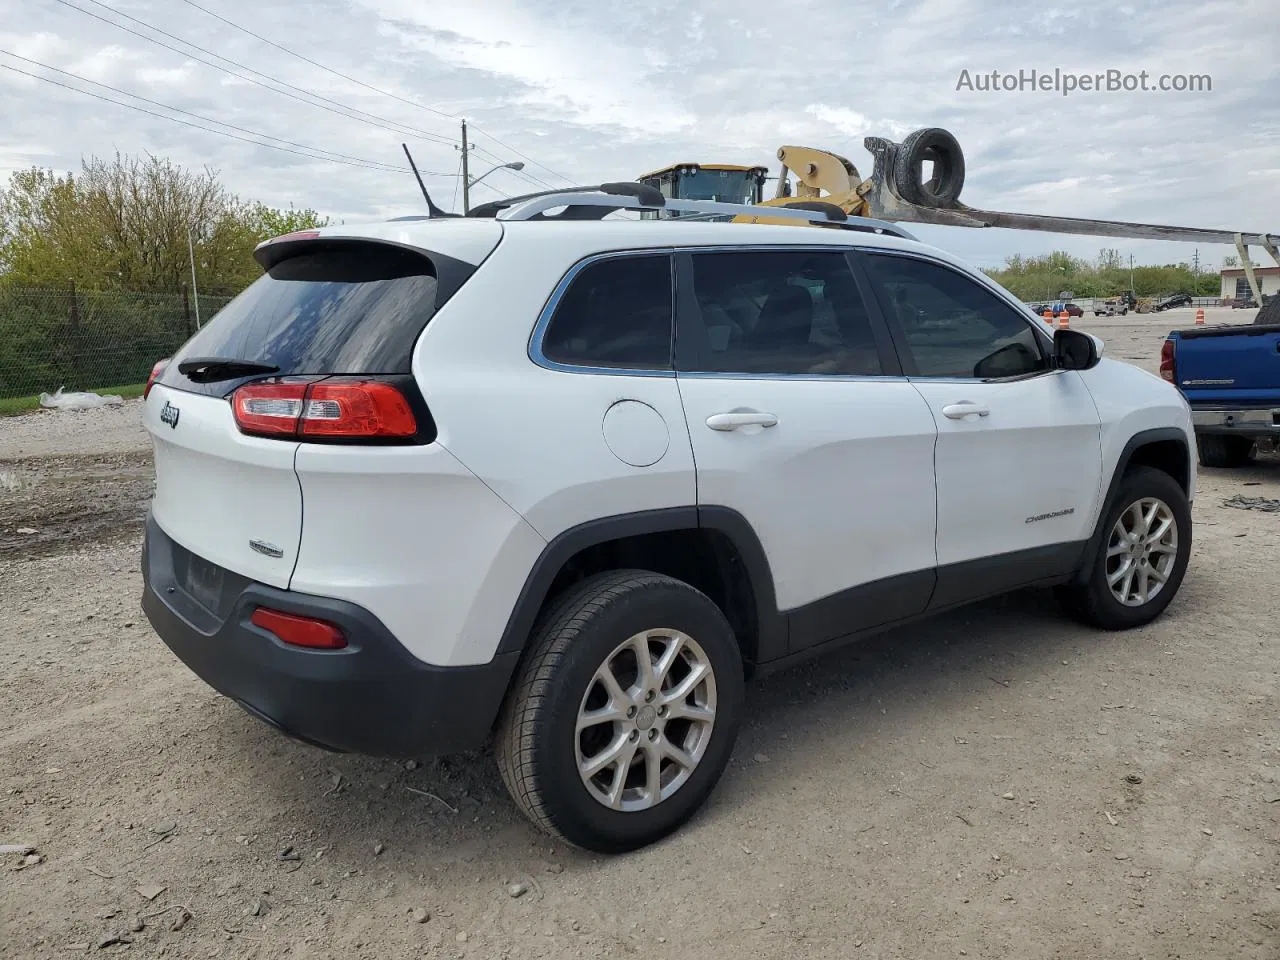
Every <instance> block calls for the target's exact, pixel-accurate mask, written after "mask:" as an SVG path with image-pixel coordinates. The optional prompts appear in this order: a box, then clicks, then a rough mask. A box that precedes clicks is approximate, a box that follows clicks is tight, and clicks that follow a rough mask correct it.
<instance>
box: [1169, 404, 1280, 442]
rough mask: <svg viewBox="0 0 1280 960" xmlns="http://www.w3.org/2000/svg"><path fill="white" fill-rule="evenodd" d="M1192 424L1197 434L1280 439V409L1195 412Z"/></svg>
mask: <svg viewBox="0 0 1280 960" xmlns="http://www.w3.org/2000/svg"><path fill="white" fill-rule="evenodd" d="M1191 422H1192V424H1193V425H1194V426H1195V429H1196V433H1234V434H1240V435H1242V436H1251V437H1261V436H1274V437H1280V408H1272V407H1261V408H1254V409H1244V410H1217V409H1214V410H1195V409H1193V410H1192V411H1191Z"/></svg>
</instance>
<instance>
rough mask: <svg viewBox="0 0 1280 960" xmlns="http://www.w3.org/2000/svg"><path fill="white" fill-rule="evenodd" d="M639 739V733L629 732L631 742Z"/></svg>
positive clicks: (637, 731) (636, 731)
mask: <svg viewBox="0 0 1280 960" xmlns="http://www.w3.org/2000/svg"><path fill="white" fill-rule="evenodd" d="M639 739H640V731H639V730H632V731H631V741H632V742H633V743H634V742H635V741H636V740H639Z"/></svg>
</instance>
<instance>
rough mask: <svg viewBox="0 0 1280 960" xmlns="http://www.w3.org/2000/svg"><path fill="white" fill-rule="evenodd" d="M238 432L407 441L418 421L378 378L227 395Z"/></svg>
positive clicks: (262, 387)
mask: <svg viewBox="0 0 1280 960" xmlns="http://www.w3.org/2000/svg"><path fill="white" fill-rule="evenodd" d="M231 405H232V409H233V410H234V411H235V418H236V424H237V425H238V426H239V428H240V431H241V432H242V433H248V434H254V435H257V436H263V437H294V438H297V439H303V440H405V439H409V438H410V437H413V436H414V435H415V434H416V433H417V432H418V422H417V419H416V418H415V417H414V415H413V411H412V410H411V409H410V407H409V401H408V400H406V399H405V396H404V394H403V393H401V392H400V391H399V390H397V389H396V388H395V387H394V386H392V385H391V384H389V383H383V382H381V381H378V380H361V379H344V378H341V377H331V378H328V379H324V380H319V381H314V380H313V381H304V382H297V381H288V380H285V381H279V382H273V383H251V384H247V385H245V386H243V387H241V388H240V389H239V390H237V391H236V392H235V393H233V394H232V395H231Z"/></svg>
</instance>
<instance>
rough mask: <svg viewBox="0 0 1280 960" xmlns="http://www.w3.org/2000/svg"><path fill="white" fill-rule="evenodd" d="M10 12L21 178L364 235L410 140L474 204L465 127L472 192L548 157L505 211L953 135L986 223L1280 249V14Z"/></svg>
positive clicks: (565, 6)
mask: <svg viewBox="0 0 1280 960" xmlns="http://www.w3.org/2000/svg"><path fill="white" fill-rule="evenodd" d="M0 11H3V12H2V13H0V67H4V68H8V69H0V176H3V177H4V178H6V179H7V177H8V174H9V173H10V172H11V171H13V170H15V169H21V168H24V167H29V166H32V165H38V166H42V167H50V168H53V169H55V170H59V171H65V170H69V169H77V168H78V167H79V163H80V158H81V157H82V156H87V155H90V154H98V155H109V154H111V153H112V152H114V151H116V150H119V151H123V152H131V153H139V152H143V151H149V152H153V153H158V154H162V155H167V156H169V157H171V158H173V159H175V160H177V161H178V162H180V163H183V164H188V165H194V166H199V165H206V164H207V165H210V166H212V167H214V168H215V169H217V170H218V171H219V172H220V173H221V175H222V177H223V179H224V181H225V182H226V183H227V185H228V186H229V187H230V188H231V189H232V190H233V191H234V192H236V193H238V194H240V195H241V196H243V197H245V198H253V199H260V200H263V201H265V202H268V203H271V204H275V205H279V206H287V205H289V204H294V205H297V206H310V207H314V208H316V209H318V210H320V211H321V212H323V213H327V214H329V215H331V216H333V217H335V218H338V219H345V220H347V221H348V222H352V221H357V220H368V219H380V218H385V217H387V216H394V215H400V214H405V213H417V212H421V211H420V206H421V200H420V198H419V197H418V196H417V194H416V188H415V185H414V184H413V181H412V178H411V176H410V174H409V173H408V170H407V167H406V166H405V164H404V162H403V154H402V153H401V150H400V143H401V142H402V141H407V142H408V143H409V145H410V147H411V149H412V150H413V152H414V157H415V159H416V160H417V162H418V165H419V167H421V168H423V169H424V170H426V171H430V173H429V174H428V175H427V176H426V179H427V182H428V185H429V187H430V189H431V190H432V192H433V195H434V196H435V197H436V198H437V202H440V203H441V204H442V205H444V206H451V205H452V204H453V203H454V189H455V185H456V183H457V176H456V175H457V169H458V162H459V157H458V151H457V150H456V148H455V144H456V143H457V141H458V140H459V137H460V134H459V130H458V124H457V118H460V117H466V118H467V119H468V120H469V121H470V122H472V123H473V124H474V127H473V132H472V133H473V135H472V137H471V139H472V140H473V142H474V143H475V144H476V146H477V148H478V155H477V157H476V159H475V162H474V164H473V175H474V174H476V173H480V172H483V171H484V170H487V169H488V168H489V167H490V166H492V165H493V164H494V163H499V162H505V161H513V160H524V161H525V162H526V167H525V170H524V171H523V172H524V174H528V175H530V177H531V178H532V179H530V178H526V177H523V176H517V175H514V174H512V173H510V172H508V171H505V170H503V171H498V172H496V173H494V174H493V175H492V176H490V177H488V178H487V179H486V180H485V183H484V184H481V185H479V186H478V187H477V188H476V199H477V200H483V199H486V198H491V197H493V196H496V194H494V193H492V192H489V189H488V185H490V184H491V185H492V186H493V187H494V188H498V189H501V190H502V191H504V192H506V193H517V192H527V191H529V190H533V189H539V188H540V183H539V182H536V181H540V182H541V184H550V185H555V186H563V185H566V184H567V183H568V182H571V181H572V182H577V183H591V182H597V183H598V182H600V181H601V180H617V179H626V178H631V177H634V176H636V175H638V174H640V173H642V172H644V171H646V170H649V169H652V168H655V167H660V166H664V165H666V164H667V163H670V162H674V161H679V160H703V161H714V160H720V161H722V162H731V163H732V162H739V163H765V164H769V165H771V166H772V165H774V163H775V161H774V151H775V150H776V148H777V147H778V146H779V145H780V144H783V143H799V144H809V145H813V146H818V147H823V148H826V149H830V150H834V151H836V152H838V153H843V154H844V155H846V156H847V157H849V158H850V159H851V160H852V161H853V162H854V163H855V164H856V165H857V166H858V167H859V169H860V170H861V171H862V172H863V173H864V174H866V173H869V172H870V169H871V162H870V157H869V155H868V154H867V153H866V151H865V150H864V149H863V147H862V140H863V137H865V136H867V135H879V136H886V137H890V138H892V139H901V137H902V136H903V135H905V134H906V133H908V132H910V131H911V130H914V129H917V128H920V127H926V126H941V127H945V128H947V129H949V130H951V131H952V132H953V133H954V134H955V135H956V137H957V138H958V139H959V141H960V143H961V145H962V147H963V149H964V153H965V159H966V164H967V167H968V176H967V180H966V185H965V189H964V194H963V199H964V200H965V201H966V202H967V203H969V204H972V205H974V206H981V207H987V208H991V209H1000V210H1013V211H1019V212H1031V213H1051V214H1060V215H1069V216H1088V217H1099V218H1115V219H1126V220H1139V221H1148V222H1158V223H1173V224H1179V225H1187V226H1203V227H1218V228H1228V229H1236V230H1240V229H1243V230H1256V231H1267V230H1270V231H1273V232H1276V233H1280V96H1277V91H1278V90H1280V83H1278V82H1277V81H1280V57H1277V53H1276V51H1277V45H1276V41H1277V38H1278V37H1280V2H1277V0H1168V2H1162V3H1154V2H1127V3H1126V2H1116V0H1075V2H1073V3H1071V4H1070V5H1067V6H1063V7H1056V6H1054V5H1053V3H1052V2H1050V3H1045V4H1028V3H1026V2H1024V0H884V2H879V3H853V2H847V0H822V2H812V0H788V2H786V3H778V2H776V0H672V2H668V0H631V2H626V3H622V2H613V0H595V2H589V0H306V2H302V0H295V2H293V3H286V2H284V0H256V2H250V0H27V2H19V0H0ZM130 31H132V32H130ZM246 31H252V32H253V33H254V34H257V35H258V36H257V37H254V36H252V35H250V33H248V32H246ZM273 44H274V45H273ZM277 45H278V46H277ZM201 48H202V49H201ZM281 48H285V49H281ZM304 58H305V59H304ZM308 61H312V62H308ZM55 68H56V69H55ZM326 68H327V69H326ZM1033 68H1034V69H1038V70H1040V71H1042V72H1044V71H1047V72H1049V73H1052V72H1053V71H1054V69H1055V68H1058V69H1061V70H1062V71H1064V72H1071V73H1075V74H1095V73H1105V72H1106V71H1108V70H1117V71H1120V72H1121V73H1122V74H1138V73H1139V72H1140V71H1143V70H1145V71H1147V72H1148V74H1149V75H1150V78H1151V79H1150V80H1149V82H1150V83H1153V84H1154V83H1155V82H1156V80H1157V79H1158V78H1159V77H1160V76H1161V75H1164V74H1169V75H1174V74H1181V75H1186V74H1208V75H1209V76H1210V77H1211V78H1212V90H1211V91H1206V92H1194V93H1193V92H1182V93H1179V92H1154V91H1148V92H1141V91H1134V92H1123V91H1119V92H1105V91H1104V92H1081V91H1077V92H1075V93H1073V94H1072V95H1070V96H1065V97H1064V96H1063V95H1062V94H1061V93H1060V92H1052V91H1050V92H1033V91H1020V92H980V91H977V90H967V89H963V90H958V89H957V84H958V82H959V79H960V77H961V75H962V74H961V72H962V71H964V70H967V71H969V74H970V76H971V77H976V76H977V75H978V74H983V73H986V74H989V73H990V72H991V71H993V70H995V71H1000V72H1001V73H1013V74H1017V73H1018V72H1019V71H1020V70H1022V71H1028V72H1029V71H1030V70H1032V69H1033ZM15 71H22V72H21V73H19V72H15ZM58 71H63V72H58ZM26 74H34V75H36V76H38V77H42V78H46V79H34V78H33V77H31V76H27V75H26ZM339 74H342V75H345V77H344V76H340V75H339ZM49 80H54V81H57V82H58V83H61V84H65V86H57V85H55V84H54V83H50V82H48V81H49ZM91 81H92V82H91ZM95 83H96V84H98V85H95ZM103 85H105V86H103ZM68 87H70V88H74V89H68ZM109 88H115V89H114V90H112V89H109ZM83 91H89V92H91V93H93V94H96V95H98V96H101V97H108V98H111V99H112V100H116V101H119V102H121V103H129V104H133V105H134V106H138V107H143V108H145V109H146V110H149V111H152V113H151V114H147V113H142V112H139V111H137V110H134V109H129V108H128V107H125V106H119V105H116V104H113V103H108V102H104V101H103V100H101V99H95V98H94V97H93V96H90V95H89V94H88V93H85V92H83ZM129 95H132V96H129ZM137 97H144V98H146V99H147V100H149V101H152V102H151V103H146V102H143V101H141V100H139V99H136V98H137ZM173 108H176V109H180V110H184V111H187V113H186V114H178V113H175V112H173ZM157 114H158V115H159V116H157ZM175 116H176V117H179V118H181V119H183V120H185V121H188V122H189V123H192V124H197V125H199V126H203V127H210V128H213V129H215V130H218V131H221V132H222V134H234V135H235V136H237V137H242V138H244V139H242V140H237V139H232V138H231V137H230V136H226V135H219V134H217V133H212V132H207V131H205V130H201V129H196V128H194V127H192V126H184V125H182V124H180V123H177V122H174V121H173V119H171V118H173V117H175ZM166 118H170V119H166ZM212 121H217V123H214V122H212ZM269 138H271V139H269ZM246 140H247V141H256V143H254V142H245V141H246ZM262 143H271V144H273V145H274V147H276V148H282V149H272V148H269V147H266V146H262V145H261V144H262ZM286 151H295V152H293V153H290V152H286ZM317 151H324V154H323V158H322V159H316V157H318V156H321V154H318V153H317ZM298 154H304V155H305V156H300V155H298ZM918 232H919V233H921V234H922V235H923V236H926V237H927V239H929V240H931V241H933V242H935V243H938V244H940V245H942V246H945V247H947V248H949V249H951V250H954V251H956V252H958V253H960V254H961V255H963V256H967V257H969V258H970V259H972V260H973V261H975V262H977V263H979V264H980V265H982V266H997V265H999V264H1000V263H1001V262H1002V260H1003V258H1004V257H1005V256H1007V255H1009V254H1012V253H1015V252H1022V253H1039V252H1044V251H1047V250H1050V249H1054V248H1057V249H1069V250H1072V251H1073V252H1075V253H1077V254H1080V255H1084V256H1090V257H1091V256H1093V255H1095V254H1096V252H1097V250H1098V249H1099V247H1101V246H1115V247H1118V248H1120V249H1121V250H1122V252H1123V253H1124V254H1126V255H1127V254H1129V253H1133V254H1134V256H1135V257H1136V259H1137V261H1138V262H1139V263H1141V262H1168V261H1172V260H1180V259H1186V260H1189V259H1190V257H1191V253H1192V250H1191V248H1189V247H1183V246H1182V245H1179V244H1170V243H1159V242H1145V243H1144V242H1128V241H1123V240H1117V241H1107V240H1103V239H1095V238H1089V237H1075V238H1065V237H1056V236H1049V235H1040V234H1029V233H1015V232H1010V231H995V230H982V231H976V230H964V229H954V228H951V229H942V228H925V229H922V230H919V231H918ZM1228 252H1230V251H1229V250H1228V249H1227V248H1224V247H1216V248H1212V247H1211V248H1201V250H1200V258H1201V262H1202V264H1207V265H1208V267H1209V268H1210V269H1214V268H1216V266H1217V264H1218V263H1219V262H1220V260H1221V258H1222V256H1223V255H1224V254H1226V253H1228Z"/></svg>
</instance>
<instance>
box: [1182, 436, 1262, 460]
mask: <svg viewBox="0 0 1280 960" xmlns="http://www.w3.org/2000/svg"><path fill="white" fill-rule="evenodd" d="M1196 447H1197V449H1198V451H1199V455H1200V465H1201V466H1202V467H1243V466H1245V465H1246V464H1248V463H1250V462H1252V460H1253V449H1254V444H1253V438H1252V437H1233V436H1230V435H1229V434H1222V433H1204V434H1201V435H1200V436H1198V437H1196Z"/></svg>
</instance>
